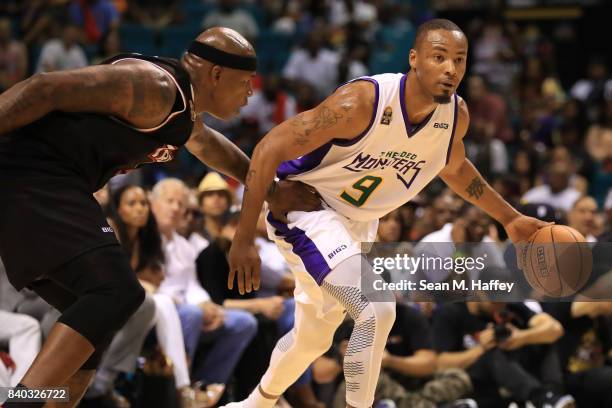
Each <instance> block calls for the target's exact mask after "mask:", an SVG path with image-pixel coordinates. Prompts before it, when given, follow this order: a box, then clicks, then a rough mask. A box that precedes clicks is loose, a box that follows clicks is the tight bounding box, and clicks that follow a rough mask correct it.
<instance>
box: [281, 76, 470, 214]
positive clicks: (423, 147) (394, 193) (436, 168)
mask: <svg viewBox="0 0 612 408" xmlns="http://www.w3.org/2000/svg"><path fill="white" fill-rule="evenodd" d="M360 80H362V81H370V82H372V83H373V84H374V85H375V87H376V98H375V103H374V106H375V111H374V113H373V115H372V119H371V121H370V124H369V126H368V128H367V129H366V131H365V132H364V133H362V134H361V135H360V136H358V137H357V138H355V139H351V140H342V139H334V140H332V141H331V142H329V143H327V144H325V145H323V146H321V147H320V148H318V149H316V150H315V151H313V152H311V153H309V154H307V155H304V156H302V157H299V158H298V159H296V160H291V161H287V162H283V163H282V164H281V165H280V166H279V168H278V170H277V175H278V177H279V178H281V179H288V180H299V181H302V182H304V183H306V184H309V185H311V186H313V187H315V188H316V189H317V191H318V192H319V193H320V194H321V196H322V197H323V199H324V200H325V202H326V203H327V204H328V205H329V206H330V207H332V208H333V209H335V210H336V211H338V212H339V213H340V214H342V215H344V216H345V217H347V218H350V219H353V220H356V221H370V220H375V219H379V218H381V217H383V216H384V215H386V214H388V213H389V212H391V211H392V210H394V209H396V208H397V207H399V206H401V205H402V204H404V203H406V202H407V201H409V200H410V199H411V198H412V197H414V196H416V195H417V194H418V193H419V192H420V191H421V190H422V189H423V188H424V187H425V186H426V185H427V184H428V183H429V182H430V181H431V180H432V179H433V178H434V177H436V176H437V175H438V173H439V172H440V171H441V170H442V169H443V168H444V166H445V165H446V163H447V162H448V159H449V156H450V149H451V145H452V141H453V137H454V133H455V127H456V121H457V107H458V105H457V95H456V94H455V95H453V97H452V98H451V102H450V103H447V104H439V105H438V106H437V107H436V109H435V110H434V111H433V112H432V113H431V114H430V115H429V116H428V117H427V118H425V120H423V122H422V123H421V124H420V125H418V126H416V127H413V126H412V125H411V124H410V122H409V120H408V115H407V113H406V106H405V102H404V94H405V89H406V75H404V74H382V75H375V76H372V77H362V78H358V79H356V80H355V81H360ZM408 97H410V95H408Z"/></svg>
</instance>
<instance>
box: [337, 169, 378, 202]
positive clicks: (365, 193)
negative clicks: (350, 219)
mask: <svg viewBox="0 0 612 408" xmlns="http://www.w3.org/2000/svg"><path fill="white" fill-rule="evenodd" d="M382 180H383V179H382V177H375V176H365V177H362V178H360V179H359V180H357V182H355V184H353V185H352V186H351V187H352V188H353V189H354V190H357V191H358V193H353V194H350V193H348V192H347V191H346V190H344V191H343V192H342V194H340V198H342V199H343V200H344V201H346V202H347V203H349V204H351V205H354V206H355V207H361V206H362V205H364V204H365V203H366V201H367V200H368V198H369V197H370V195H372V193H373V192H374V190H376V188H377V187H378V186H379V185H380V183H382Z"/></svg>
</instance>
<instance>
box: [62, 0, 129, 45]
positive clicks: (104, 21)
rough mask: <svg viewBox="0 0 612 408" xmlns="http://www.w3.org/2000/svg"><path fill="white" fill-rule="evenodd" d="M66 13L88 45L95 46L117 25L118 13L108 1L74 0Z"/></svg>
mask: <svg viewBox="0 0 612 408" xmlns="http://www.w3.org/2000/svg"><path fill="white" fill-rule="evenodd" d="M68 13H69V15H70V19H71V20H72V22H73V24H75V25H76V26H78V27H80V28H81V30H82V31H83V33H84V34H85V41H86V42H87V43H88V44H97V43H98V42H99V41H100V40H101V39H102V38H103V37H104V36H105V35H106V33H108V32H109V31H112V30H114V29H116V28H117V26H118V25H119V12H118V11H117V8H116V7H115V4H114V3H113V2H112V1H110V0H74V1H72V3H71V4H70V6H69V8H68Z"/></svg>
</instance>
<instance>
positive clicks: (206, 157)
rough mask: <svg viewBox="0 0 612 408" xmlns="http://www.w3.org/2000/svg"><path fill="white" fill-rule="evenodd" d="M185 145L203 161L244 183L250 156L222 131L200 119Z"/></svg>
mask: <svg viewBox="0 0 612 408" xmlns="http://www.w3.org/2000/svg"><path fill="white" fill-rule="evenodd" d="M185 147H187V150H189V152H190V153H191V154H193V155H194V156H195V157H197V158H198V160H200V161H201V162H202V163H204V164H206V165H207V166H209V167H212V168H213V169H215V170H217V171H219V172H221V173H223V174H226V175H228V176H231V177H233V178H235V179H236V180H238V181H240V182H241V183H243V184H244V182H245V178H246V174H247V170H248V169H249V157H248V156H247V155H246V154H245V153H244V152H243V151H242V150H240V149H239V148H238V146H236V145H235V144H234V143H232V142H231V141H230V140H228V139H227V138H226V137H225V136H223V135H222V134H221V133H219V132H217V131H216V130H214V129H211V128H209V127H208V126H206V125H204V124H203V123H202V122H201V121H199V120H198V121H196V124H195V126H194V128H193V132H192V133H191V137H190V138H189V140H188V141H187V143H186V144H185Z"/></svg>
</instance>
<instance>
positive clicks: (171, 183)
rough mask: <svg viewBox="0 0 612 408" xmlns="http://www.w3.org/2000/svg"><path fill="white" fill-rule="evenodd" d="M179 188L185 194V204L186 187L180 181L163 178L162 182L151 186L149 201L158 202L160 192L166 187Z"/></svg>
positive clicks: (172, 178)
mask: <svg viewBox="0 0 612 408" xmlns="http://www.w3.org/2000/svg"><path fill="white" fill-rule="evenodd" d="M171 186H174V187H180V188H181V189H182V190H183V193H184V194H185V203H187V192H188V188H187V185H186V184H185V183H184V182H183V181H182V180H180V179H177V178H174V177H168V178H165V179H163V180H160V181H158V182H157V184H155V186H153V190H151V200H154V201H155V200H158V199H159V197H160V196H161V195H162V191H163V190H164V189H165V188H167V187H171Z"/></svg>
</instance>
